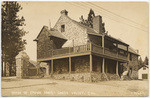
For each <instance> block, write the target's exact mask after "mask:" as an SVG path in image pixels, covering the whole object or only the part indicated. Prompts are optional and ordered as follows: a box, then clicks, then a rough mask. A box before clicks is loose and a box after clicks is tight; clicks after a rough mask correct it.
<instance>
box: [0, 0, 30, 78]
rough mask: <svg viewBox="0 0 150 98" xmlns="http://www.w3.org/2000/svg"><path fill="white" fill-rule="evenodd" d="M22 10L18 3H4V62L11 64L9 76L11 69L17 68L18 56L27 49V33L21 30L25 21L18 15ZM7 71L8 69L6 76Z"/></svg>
mask: <svg viewBox="0 0 150 98" xmlns="http://www.w3.org/2000/svg"><path fill="white" fill-rule="evenodd" d="M20 10H22V7H21V5H20V4H19V3H17V2H16V1H11V2H9V1H4V2H3V3H2V62H4V63H6V62H7V63H9V73H10V74H9V75H11V69H12V68H15V67H14V65H15V57H16V55H17V54H18V53H19V52H20V51H22V50H24V49H25V44H26V40H23V39H22V37H23V36H24V35H25V34H26V33H27V32H25V31H24V30H23V29H21V28H20V27H21V26H24V25H25V24H24V21H25V19H24V17H21V18H20V17H19V16H18V14H17V13H18V12H19V11H20ZM4 66H6V65H4ZM5 71H6V69H5V70H4V73H5V74H6V72H5Z"/></svg>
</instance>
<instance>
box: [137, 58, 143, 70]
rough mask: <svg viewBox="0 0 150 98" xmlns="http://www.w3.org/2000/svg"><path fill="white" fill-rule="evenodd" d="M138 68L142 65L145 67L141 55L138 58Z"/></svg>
mask: <svg viewBox="0 0 150 98" xmlns="http://www.w3.org/2000/svg"><path fill="white" fill-rule="evenodd" d="M138 65H139V66H138V67H139V68H138V69H140V68H141V67H143V61H142V58H141V57H140V58H139V59H138Z"/></svg>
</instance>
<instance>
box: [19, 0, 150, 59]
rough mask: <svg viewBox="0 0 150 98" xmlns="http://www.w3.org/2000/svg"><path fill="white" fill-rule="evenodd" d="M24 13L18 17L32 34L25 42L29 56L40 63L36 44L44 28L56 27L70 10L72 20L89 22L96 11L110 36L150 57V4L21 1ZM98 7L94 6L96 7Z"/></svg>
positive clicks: (25, 28) (26, 37)
mask: <svg viewBox="0 0 150 98" xmlns="http://www.w3.org/2000/svg"><path fill="white" fill-rule="evenodd" d="M19 3H20V4H21V6H22V7H23V9H22V10H21V11H20V12H19V13H18V15H19V16H20V17H21V16H23V17H24V18H25V24H26V26H24V27H23V28H24V30H25V31H27V32H29V33H28V34H26V35H25V36H24V37H23V39H26V41H27V45H26V46H25V47H26V50H25V52H26V53H27V54H28V55H29V57H30V59H31V60H34V61H36V59H37V58H36V57H37V47H36V42H34V41H33V40H34V39H35V38H36V37H37V35H38V34H39V32H40V30H41V29H42V27H43V26H48V27H50V26H51V27H53V26H54V25H55V23H56V22H57V20H58V19H59V17H60V11H62V10H64V9H66V10H67V11H68V16H69V17H70V18H71V19H74V20H76V21H79V17H80V16H81V15H83V17H84V18H85V19H87V16H88V13H89V10H90V9H91V8H92V9H93V10H94V12H95V14H96V15H101V16H102V19H103V22H104V23H105V29H106V31H108V35H111V36H113V37H115V38H119V39H121V40H122V41H124V42H126V43H128V44H129V45H130V46H131V47H133V48H134V49H135V50H139V54H140V55H141V57H142V59H144V58H145V56H148V50H149V49H148V37H149V32H148V31H149V29H148V27H149V6H148V2H102V1H101V2H92V3H88V2H65V1H64V2H62V1H61V2H60V1H57V2H52V1H45V2H42V1H39V2H35V1H34V2H33V1H32V2H31V1H30V2H29V1H19ZM92 4H94V5H92Z"/></svg>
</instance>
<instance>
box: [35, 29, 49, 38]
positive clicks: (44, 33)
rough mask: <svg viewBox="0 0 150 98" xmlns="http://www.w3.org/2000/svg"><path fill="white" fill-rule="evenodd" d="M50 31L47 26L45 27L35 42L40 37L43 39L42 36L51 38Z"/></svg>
mask: <svg viewBox="0 0 150 98" xmlns="http://www.w3.org/2000/svg"><path fill="white" fill-rule="evenodd" d="M47 29H48V27H47V26H43V28H42V29H41V31H40V33H39V34H38V36H37V37H36V39H35V40H38V39H39V37H42V36H44V35H45V36H49V33H48V32H47V31H46V30H47Z"/></svg>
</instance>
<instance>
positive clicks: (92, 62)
mask: <svg viewBox="0 0 150 98" xmlns="http://www.w3.org/2000/svg"><path fill="white" fill-rule="evenodd" d="M92 63H93V62H92V55H91V54H90V72H92V66H93V65H92Z"/></svg>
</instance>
